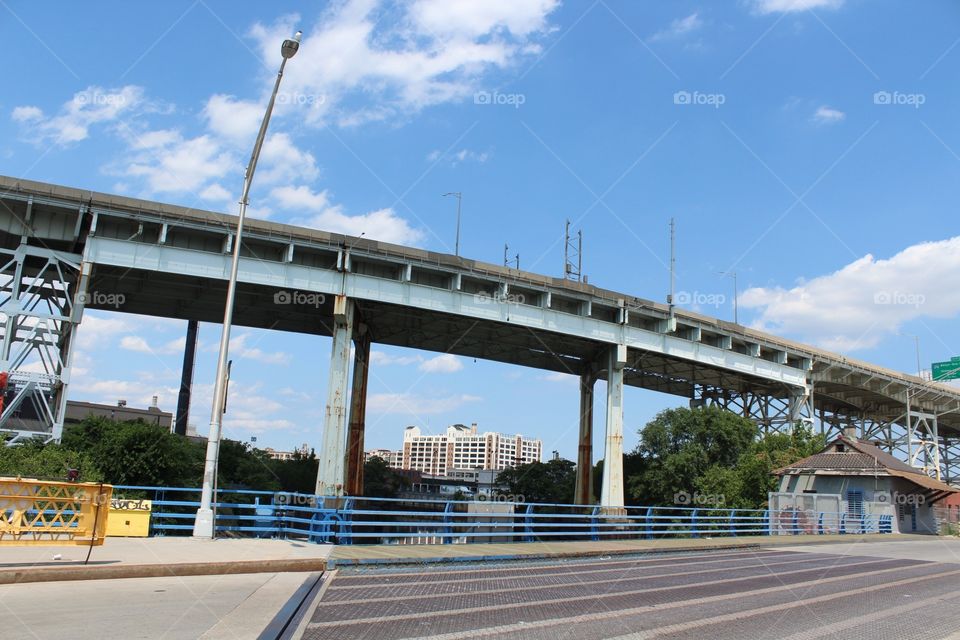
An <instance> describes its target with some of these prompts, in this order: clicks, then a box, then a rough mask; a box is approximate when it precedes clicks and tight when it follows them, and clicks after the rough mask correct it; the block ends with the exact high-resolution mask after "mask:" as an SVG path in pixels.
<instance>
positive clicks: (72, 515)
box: [0, 478, 113, 545]
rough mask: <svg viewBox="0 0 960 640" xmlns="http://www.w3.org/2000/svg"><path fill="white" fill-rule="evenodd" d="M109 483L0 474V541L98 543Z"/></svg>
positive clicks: (104, 524) (110, 488)
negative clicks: (8, 476)
mask: <svg viewBox="0 0 960 640" xmlns="http://www.w3.org/2000/svg"><path fill="white" fill-rule="evenodd" d="M112 494H113V486H112V485H109V484H96V483H92V482H46V481H43V480H33V479H30V478H0V545H68V544H78V545H100V544H103V538H104V535H105V533H106V530H107V516H108V514H109V509H110V497H111V495H112Z"/></svg>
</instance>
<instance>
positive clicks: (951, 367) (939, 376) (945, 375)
mask: <svg viewBox="0 0 960 640" xmlns="http://www.w3.org/2000/svg"><path fill="white" fill-rule="evenodd" d="M930 372H931V374H932V376H933V379H934V380H955V379H957V378H960V356H954V357H953V358H951V359H950V361H949V362H934V363H933V364H932V365H930Z"/></svg>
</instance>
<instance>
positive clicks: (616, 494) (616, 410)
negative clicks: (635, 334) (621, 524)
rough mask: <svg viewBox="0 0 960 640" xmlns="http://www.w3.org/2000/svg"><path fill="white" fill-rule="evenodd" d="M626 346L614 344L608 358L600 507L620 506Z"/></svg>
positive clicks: (621, 502)
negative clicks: (605, 429)
mask: <svg viewBox="0 0 960 640" xmlns="http://www.w3.org/2000/svg"><path fill="white" fill-rule="evenodd" d="M626 364H627V347H626V345H622V344H619V345H613V346H612V347H611V348H610V352H609V354H608V357H607V431H606V442H605V446H604V450H603V484H602V486H601V487H600V506H601V507H603V508H604V509H606V510H612V509H622V508H623V368H624V366H626Z"/></svg>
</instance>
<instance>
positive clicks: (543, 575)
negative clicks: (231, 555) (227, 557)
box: [330, 552, 836, 592]
mask: <svg viewBox="0 0 960 640" xmlns="http://www.w3.org/2000/svg"><path fill="white" fill-rule="evenodd" d="M797 556H798V554H797V553H796V552H790V553H771V554H764V555H762V554H755V555H753V554H737V555H736V556H735V557H725V558H721V559H714V560H705V561H703V562H683V563H676V562H669V561H664V560H663V559H661V560H660V562H659V564H645V565H644V566H642V567H637V566H636V564H635V563H626V562H618V563H617V564H618V565H621V566H618V567H613V568H607V569H590V570H588V571H577V570H576V569H578V568H579V567H580V566H589V567H594V566H602V565H598V564H597V563H591V564H588V565H563V567H562V568H565V569H570V571H551V572H549V573H526V572H523V575H522V576H518V577H521V578H524V579H526V578H546V577H550V576H566V575H578V576H582V575H583V574H585V573H613V572H615V571H625V570H628V569H635V568H639V569H646V568H650V567H662V566H678V565H680V566H699V565H705V564H716V563H718V562H736V561H737V560H741V559H743V558H747V559H751V560H758V559H766V558H791V557H793V558H795V557H797ZM814 556H823V557H821V558H816V557H814ZM803 557H804V558H807V559H811V558H812V559H814V560H832V559H834V558H836V555H835V554H825V553H824V554H816V553H804V554H803ZM638 562H640V561H638ZM542 568H543V567H532V568H531V569H532V570H536V569H542ZM484 571H495V569H484ZM519 571H522V570H519ZM451 573H454V572H451ZM456 573H469V572H456ZM406 575H418V576H420V575H429V576H433V577H436V576H437V572H434V573H416V574H406ZM403 576H404V574H401V573H396V574H390V577H397V578H400V577H403ZM347 577H350V578H353V577H355V576H341V577H340V579H341V580H343V579H345V578H347ZM366 577H367V578H371V579H373V578H374V576H366ZM505 578H506V576H504V575H502V573H501V574H500V575H496V576H493V577H490V578H458V579H456V580H412V581H407V580H397V581H396V582H390V581H388V580H382V579H381V580H376V582H377V583H378V584H374V585H370V584H348V585H343V586H339V585H338V586H334V587H332V588H331V589H330V590H331V591H334V592H339V591H346V590H348V589H386V588H389V587H396V586H399V585H403V586H414V585H431V584H458V583H463V582H492V581H496V580H504V579H505Z"/></svg>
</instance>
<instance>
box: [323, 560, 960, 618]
mask: <svg viewBox="0 0 960 640" xmlns="http://www.w3.org/2000/svg"><path fill="white" fill-rule="evenodd" d="M881 562H895V561H894V560H889V559H884V560H871V561H868V562H857V563H853V564H848V565H843V566H844V567H851V566H863V565H868V564H879V563H881ZM904 568H906V566H905V565H900V566H897V567H892V568H890V569H878V570H876V571H872V572H871V571H868V572H865V573H855V574H851V575H845V576H836V578H818V579H816V580H807V581H801V582H797V583H793V584H790V585H786V586H784V587H770V588H774V589H778V590H779V589H790V588H794V587H799V586H803V585H805V584H818V583H823V582H830V581H835V580H849V579H851V578H855V577H858V576H864V575H878V574H882V573H889V572H891V571H903V569H904ZM817 569H822V567H816V568H814V569H800V570H797V571H783V572H781V573H776V574H772V575H774V576H776V577H780V576H788V575H793V574H797V573H805V572H809V571H816V570H817ZM827 569H829V567H827ZM957 573H960V570H958V571H957ZM763 577H766V576H764V575H759V576H748V577H745V578H728V579H725V580H711V581H708V582H700V583H697V584H695V585H691V584H683V585H673V586H669V587H655V588H652V589H634V590H630V591H618V592H616V593H600V594H596V595H583V596H575V597H570V598H551V599H549V600H536V601H530V602H514V603H509V604H502V605H497V607H496V609H497V610H498V611H503V610H506V609H518V608H529V607H531V606H542V605H547V604H563V603H566V602H582V601H584V600H602V599H604V598H610V597H612V596H630V595H640V594H641V593H657V592H663V591H676V590H679V589H690V588H692V587H706V586H712V585H718V584H730V583H733V582H742V581H744V580H756V579H757V578H763ZM757 592H758V593H763V590H758V591H757ZM742 593H751V592H738V594H735V597H741V596H740V594H742ZM461 595H463V594H461ZM680 602H684V601H680ZM686 602H687V603H689V602H690V601H686ZM661 607H662V605H657V607H656V608H661ZM490 609H491V607H468V608H465V609H447V610H444V611H425V612H422V613H411V614H399V615H392V616H380V617H378V618H346V619H343V620H328V621H325V622H311V623H310V628H321V627H335V626H341V625H343V624H345V623H349V624H374V623H382V622H387V621H391V620H407V619H410V618H437V617H443V616H454V615H461V614H464V613H480V612H484V611H490ZM644 609H646V608H644Z"/></svg>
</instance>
